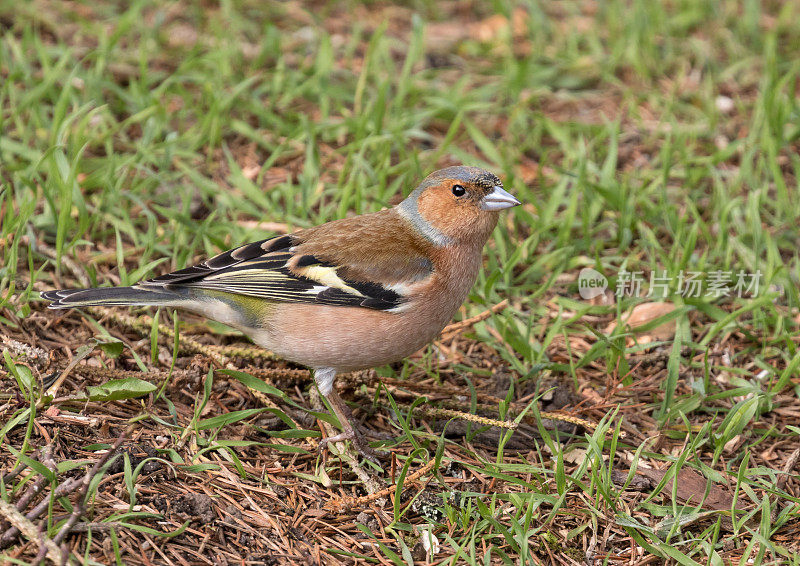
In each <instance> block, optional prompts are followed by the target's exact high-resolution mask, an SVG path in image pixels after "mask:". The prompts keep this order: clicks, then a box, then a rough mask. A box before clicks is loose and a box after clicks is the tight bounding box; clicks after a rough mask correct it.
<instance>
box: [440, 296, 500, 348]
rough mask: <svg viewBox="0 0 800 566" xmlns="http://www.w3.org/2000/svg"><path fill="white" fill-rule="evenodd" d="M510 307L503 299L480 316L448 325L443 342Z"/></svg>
mask: <svg viewBox="0 0 800 566" xmlns="http://www.w3.org/2000/svg"><path fill="white" fill-rule="evenodd" d="M507 306H508V299H503V300H502V301H500V302H499V303H497V304H496V305H494V306H493V307H491V308H489V309H487V310H485V311H483V312H482V313H480V314H476V315H475V316H473V317H470V318H468V319H466V320H462V321H460V322H454V323H453V324H448V325H447V326H445V327H444V330H442V335H441V338H440V339H441V340H448V339H449V338H452V337H453V336H454V335H456V334H457V333H458V332H461V331H462V330H464V329H465V328H469V327H470V326H472V325H473V324H477V323H479V322H481V321H483V320H486V319H487V318H489V317H490V316H492V315H493V314H496V313H498V312H500V311H501V310H503V309H505V308H506V307H507Z"/></svg>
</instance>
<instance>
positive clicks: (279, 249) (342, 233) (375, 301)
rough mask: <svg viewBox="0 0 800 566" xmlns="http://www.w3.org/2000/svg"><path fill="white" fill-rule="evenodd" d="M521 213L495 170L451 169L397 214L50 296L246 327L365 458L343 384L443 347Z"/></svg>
mask: <svg viewBox="0 0 800 566" xmlns="http://www.w3.org/2000/svg"><path fill="white" fill-rule="evenodd" d="M518 204H519V201H518V200H517V199H516V198H514V197H513V196H512V195H511V194H509V193H508V192H506V191H505V190H504V189H503V186H502V183H501V182H500V179H498V178H497V177H496V176H495V175H493V174H492V173H489V172H488V171H484V170H483V169H478V168H476V167H448V168H446V169H441V170H439V171H435V172H434V173H431V174H430V175H429V176H428V177H427V178H425V180H424V181H422V183H421V184H420V185H419V186H418V187H417V188H416V189H414V191H413V192H412V193H411V194H410V195H409V196H408V197H407V198H406V199H405V200H403V201H402V202H401V203H400V204H398V205H397V206H395V207H393V208H390V209H386V210H381V211H379V212H373V213H371V214H364V215H361V216H355V217H352V218H343V219H341V220H334V221H333V222H328V223H327V224H322V225H320V226H315V227H313V228H307V229H305V230H300V231H299V232H295V233H293V234H288V235H285V236H278V237H274V238H270V239H267V240H262V241H260V242H254V243H252V244H246V245H244V246H241V247H238V248H235V249H233V250H229V251H227V252H224V253H222V254H219V255H217V256H214V257H212V258H211V259H208V260H206V261H204V262H202V263H200V264H198V265H194V266H192V267H187V268H185V269H181V270H179V271H175V272H173V273H169V274H167V275H161V276H159V277H155V278H153V279H148V280H145V281H141V282H139V283H137V284H136V285H134V286H132V287H110V288H95V289H64V290H58V291H46V292H44V293H42V294H41V296H42V298H44V299H47V300H49V301H53V302H52V303H51V304H50V305H49V306H50V308H51V309H63V308H70V307H84V306H96V305H104V306H108V305H158V306H170V307H179V308H183V309H187V310H190V311H193V312H196V313H199V314H202V315H204V316H206V317H208V318H211V319H214V320H217V321H219V322H222V323H224V324H227V325H230V326H233V327H235V328H238V329H239V330H241V331H242V332H244V333H245V334H247V335H248V336H249V337H250V338H251V339H252V340H253V341H254V342H255V343H256V344H258V345H260V346H263V347H264V348H267V349H269V350H271V351H272V352H274V353H275V354H277V355H279V356H281V357H283V358H285V359H287V360H291V361H293V362H297V363H299V364H302V365H305V366H308V367H309V368H311V369H313V371H314V378H315V381H316V384H317V386H318V387H319V390H320V393H322V395H324V396H325V397H326V398H327V399H328V401H329V402H330V404H331V407H332V408H333V410H334V412H335V413H336V416H337V417H338V418H339V421H340V422H341V425H342V430H343V432H342V433H341V434H339V435H336V436H333V437H330V438H328V439H327V442H331V441H339V440H345V439H352V440H353V443H354V446H355V447H356V448H358V449H359V451H361V452H362V453H366V452H367V449H366V446H365V445H364V444H363V441H362V439H361V438H360V437H359V436H357V435H356V434H355V430H354V429H353V426H352V425H351V424H350V422H349V420H348V418H347V409H346V407H345V405H344V403H343V402H342V400H341V398H340V397H339V396H338V394H337V393H336V390H335V389H334V388H333V380H334V377H335V376H336V374H337V373H340V372H349V371H356V370H361V369H367V368H372V367H375V366H380V365H383V364H387V363H391V362H395V361H397V360H400V359H402V358H404V357H406V356H408V355H410V354H412V353H413V352H415V351H417V350H419V349H420V348H422V347H423V346H425V345H426V344H427V343H429V342H430V341H431V340H433V339H434V338H435V337H436V336H437V335H438V334H439V332H440V331H441V330H442V328H444V326H445V325H446V324H447V323H448V321H450V319H451V318H452V316H453V314H455V312H456V310H457V309H458V307H459V306H460V305H461V303H462V302H463V301H464V299H465V298H466V297H467V293H468V292H469V290H470V288H471V287H472V285H473V283H474V282H475V279H476V277H477V274H478V269H479V268H480V265H481V250H482V248H483V245H484V244H485V243H486V241H487V239H488V238H489V235H490V234H491V232H492V230H493V229H494V227H495V225H496V224H497V218H498V211H500V210H502V209H504V208H509V207H512V206H516V205H518ZM324 444H325V441H324V442H323V445H324Z"/></svg>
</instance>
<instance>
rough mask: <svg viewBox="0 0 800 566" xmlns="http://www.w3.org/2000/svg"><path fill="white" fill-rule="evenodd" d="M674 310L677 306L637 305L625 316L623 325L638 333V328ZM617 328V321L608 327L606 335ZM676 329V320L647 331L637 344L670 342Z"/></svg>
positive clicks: (666, 304) (667, 304) (660, 304)
mask: <svg viewBox="0 0 800 566" xmlns="http://www.w3.org/2000/svg"><path fill="white" fill-rule="evenodd" d="M674 310H675V305H674V304H672V303H665V302H658V303H642V304H640V305H636V306H635V307H633V309H631V310H630V311H628V313H627V314H625V315H623V317H622V323H623V324H624V325H626V326H628V327H629V328H630V329H631V330H632V331H633V332H636V329H637V328H640V327H642V326H644V325H646V324H647V323H649V322H652V321H653V320H655V319H657V318H659V317H661V316H664V315H665V314H668V313H671V312H672V311H674ZM616 327H617V321H616V320H614V321H611V323H610V324H609V325H608V326H607V327H606V330H605V332H606V334H611V333H612V332H613V331H614V329H616ZM676 327H677V321H676V320H671V321H669V322H667V323H664V324H660V325H658V326H656V327H655V328H651V329H649V330H648V331H647V335H640V336H639V338H638V340H636V342H638V343H639V344H648V343H650V342H658V341H661V340H669V339H671V338H672V337H673V336H675V329H676ZM631 340H632V339H631ZM632 341H633V340H632Z"/></svg>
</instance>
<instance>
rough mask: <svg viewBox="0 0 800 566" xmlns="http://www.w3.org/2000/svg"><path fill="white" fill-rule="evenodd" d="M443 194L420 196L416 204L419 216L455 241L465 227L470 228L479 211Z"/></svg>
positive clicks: (467, 203) (465, 202) (432, 192)
mask: <svg viewBox="0 0 800 566" xmlns="http://www.w3.org/2000/svg"><path fill="white" fill-rule="evenodd" d="M449 196H450V195H448V194H444V193H443V192H437V191H431V192H428V193H424V194H422V195H420V197H419V202H418V203H417V206H418V210H419V214H420V216H422V218H423V219H424V220H425V221H426V222H428V223H430V225H431V226H433V227H434V228H436V229H437V230H439V231H440V232H441V233H442V234H444V235H445V236H448V237H450V238H454V239H457V238H458V237H459V235H460V234H462V233H463V232H464V228H465V227H466V226H471V225H472V224H473V223H474V222H475V220H476V219H477V216H478V215H479V214H480V210H479V209H477V208H476V207H474V206H473V205H472V203H470V202H467V201H460V202H459V201H456V199H454V198H448V197H449Z"/></svg>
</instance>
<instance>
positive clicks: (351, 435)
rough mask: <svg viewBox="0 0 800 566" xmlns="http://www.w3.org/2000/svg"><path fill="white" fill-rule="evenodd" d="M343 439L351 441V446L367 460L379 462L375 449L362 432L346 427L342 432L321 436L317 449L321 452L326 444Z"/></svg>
mask: <svg viewBox="0 0 800 566" xmlns="http://www.w3.org/2000/svg"><path fill="white" fill-rule="evenodd" d="M345 440H349V441H351V442H352V443H353V448H355V449H356V450H357V451H358V453H359V454H361V456H363V457H364V458H366V459H367V460H369V461H370V462H372V463H374V464H379V463H380V460H379V454H378V452H377V451H376V450H374V449H373V448H372V447H371V446H370V445H369V444H367V440H366V438H365V437H364V435H363V434H359V433H357V432H356V431H355V429H353V428H351V427H348V428H347V429H346V430H345V431H344V432H341V433H339V434H336V435H334V436H328V437H326V438H323V439H322V440H320V441H319V444H318V445H317V451H318V452H322V451H323V450H325V449H326V448H327V447H328V444H330V443H331V442H343V441H345Z"/></svg>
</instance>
